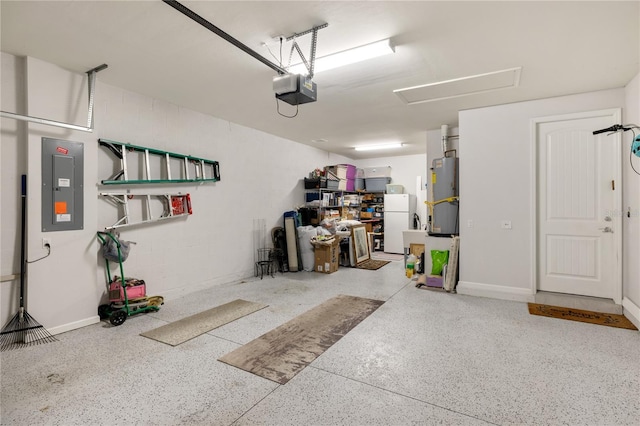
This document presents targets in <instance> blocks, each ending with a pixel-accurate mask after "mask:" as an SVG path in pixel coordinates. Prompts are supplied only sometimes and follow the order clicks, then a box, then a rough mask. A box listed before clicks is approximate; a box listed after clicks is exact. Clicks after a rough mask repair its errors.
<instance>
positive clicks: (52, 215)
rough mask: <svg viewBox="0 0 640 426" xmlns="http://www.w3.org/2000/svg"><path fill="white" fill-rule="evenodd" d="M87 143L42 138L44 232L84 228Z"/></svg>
mask: <svg viewBox="0 0 640 426" xmlns="http://www.w3.org/2000/svg"><path fill="white" fill-rule="evenodd" d="M83 157H84V146H83V145H82V144H81V143H77V142H69V141H63V140H59V139H52V138H42V232H50V231H69V230H75V229H83V215H84V205H83V203H84V197H83V193H84V191H83V186H84V185H83V179H84V173H83V167H84V159H83Z"/></svg>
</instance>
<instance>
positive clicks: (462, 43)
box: [0, 0, 640, 159]
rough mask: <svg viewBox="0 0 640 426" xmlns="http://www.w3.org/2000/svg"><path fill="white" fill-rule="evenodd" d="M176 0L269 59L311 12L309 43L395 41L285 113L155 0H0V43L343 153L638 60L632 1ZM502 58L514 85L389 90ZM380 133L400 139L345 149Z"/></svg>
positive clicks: (243, 70)
mask: <svg viewBox="0 0 640 426" xmlns="http://www.w3.org/2000/svg"><path fill="white" fill-rule="evenodd" d="M182 4H184V5H185V6H187V7H188V8H190V9H191V10H193V11H194V12H196V13H198V14H199V15H201V16H202V17H203V18H205V19H207V20H208V21H210V22H211V23H213V24H214V25H216V26H218V27H220V28H221V29H222V30H224V31H226V32H227V33H228V34H230V35H231V36H233V37H235V38H236V39H238V40H239V41H241V42H242V43H244V44H246V45H247V46H249V47H250V48H252V49H253V50H255V51H256V52H258V53H260V54H262V55H263V56H265V57H267V58H268V59H270V60H272V61H273V60H274V59H273V57H272V56H270V54H269V52H268V51H267V49H266V48H264V47H263V46H261V44H262V43H263V42H265V41H267V40H270V39H272V38H273V37H275V36H278V35H285V36H289V35H292V34H293V33H295V32H301V31H304V30H307V29H310V28H312V27H313V26H315V25H319V24H322V23H328V24H329V25H328V27H327V28H325V29H322V30H320V31H319V33H318V45H317V54H318V56H323V55H326V54H329V53H333V52H336V51H341V50H345V49H347V48H350V47H353V46H358V45H361V44H366V43H369V42H373V41H377V40H380V39H384V38H389V37H390V38H391V39H392V41H393V44H394V45H395V46H396V53H395V54H393V55H387V56H384V57H381V58H377V59H371V60H369V61H367V62H363V63H360V64H355V65H350V66H348V67H344V68H341V69H335V70H331V71H326V72H323V73H319V74H317V75H316V76H315V78H314V81H315V82H316V83H317V85H318V101H317V102H315V103H309V104H304V105H301V106H300V108H299V113H298V115H297V117H295V118H291V119H288V118H284V117H281V116H280V115H278V113H277V112H276V101H275V98H274V94H273V90H272V78H273V77H274V76H275V75H276V73H275V71H273V70H272V69H270V68H268V67H267V66H266V65H264V64H263V63H260V62H259V61H258V60H256V59H255V58H252V57H251V56H249V55H248V54H246V53H245V52H242V51H241V50H239V49H238V48H236V47H234V46H232V45H231V44H229V43H228V42H226V41H224V40H223V39H221V38H220V37H218V36H217V35H215V34H214V33H212V32H210V31H209V30H207V29H205V28H204V27H202V26H200V25H198V24H197V23H195V22H194V21H192V20H190V19H188V18H187V17H185V16H184V15H182V14H180V13H179V12H177V11H176V10H174V9H173V8H171V7H169V6H168V5H166V4H164V3H162V2H161V1H101V2H97V1H42V2H39V1H6V0H2V1H1V2H0V8H1V9H0V13H1V18H2V21H1V31H2V33H1V41H2V51H4V52H8V53H11V54H15V55H19V56H23V55H24V56H33V57H37V58H40V59H43V60H45V61H48V62H51V63H54V64H57V65H59V66H61V67H64V68H66V69H69V70H73V71H77V72H80V73H82V72H85V71H87V70H89V69H91V68H93V67H95V66H98V65H100V64H102V63H106V64H108V65H109V68H108V69H106V70H104V71H102V72H100V73H99V74H98V78H99V79H100V80H101V81H104V82H106V83H108V84H112V85H115V86H119V87H123V88H126V89H129V90H132V91H135V92H138V93H142V94H145V95H148V96H152V97H155V98H159V99H164V100H167V101H169V102H172V103H175V104H178V105H182V106H185V107H188V108H191V109H194V110H197V111H201V112H204V113H207V114H211V115H214V116H216V117H220V118H223V119H226V120H229V121H232V122H235V123H239V124H242V125H246V126H249V127H252V128H255V129H259V130H262V131H265V132H268V133H271V134H274V135H278V136H281V137H284V138H287V139H291V140H294V141H297V142H300V143H303V144H308V145H313V146H316V147H319V148H322V149H325V150H328V151H331V152H335V153H338V154H342V155H345V156H348V157H350V158H353V159H359V158H371V157H376V156H390V155H407V154H416V153H424V152H425V138H426V132H427V131H428V130H435V129H440V126H441V125H442V124H448V125H449V126H456V125H457V119H458V115H457V112H458V111H459V110H462V109H468V108H476V107H482V106H488V105H495V104H503V103H510V102H518V101H524V100H530V99H539V98H547V97H553V96H559V95H566V94H572V93H580V92H586V91H595V90H601V89H610V88H617V87H623V86H625V85H626V84H627V83H628V82H629V81H630V80H631V79H632V78H633V77H634V76H635V75H636V74H637V73H638V70H639V57H640V8H639V5H640V2H638V1H622V2H612V1H599V2H598V1H584V2H581V1H568V2H557V1H532V2H520V1H499V2H485V1H470V2H458V1H447V2H434V1H321V2H308V1H282V2H274V1H256V2H245V1H233V2H224V1H183V2H182ZM305 40H307V41H308V40H309V36H306V37H303V38H302V39H301V43H302V44H304V41H305ZM285 47H286V49H285V52H284V61H285V63H286V61H287V60H288V52H289V51H288V46H285ZM276 51H277V48H274V53H276V54H278V53H277V52H276ZM303 51H304V52H305V53H306V52H307V49H306V47H303ZM514 67H522V73H521V76H520V85H519V86H518V87H517V88H511V89H504V90H500V91H494V92H490V93H483V94H473V95H469V96H463V97H458V98H454V99H447V100H441V101H434V102H428V103H422V104H417V105H407V104H406V103H404V102H403V101H402V100H401V99H400V97H399V96H397V95H396V94H394V93H393V90H395V89H401V88H406V87H410V86H416V85H422V84H427V83H433V82H438V81H444V80H450V79H455V78H461V77H466V76H470V75H475V74H482V73H488V72H493V71H499V70H504V69H508V68H514ZM280 109H281V112H283V113H286V114H292V113H294V112H295V107H292V106H290V105H288V104H281V106H280ZM318 139H325V140H326V142H314V140H318ZM389 141H398V142H403V143H405V144H407V145H406V146H405V147H403V148H400V149H399V150H395V151H373V152H356V151H354V149H353V148H354V147H355V146H356V145H370V144H374V143H379V142H389Z"/></svg>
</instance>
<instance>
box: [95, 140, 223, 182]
mask: <svg viewBox="0 0 640 426" xmlns="http://www.w3.org/2000/svg"><path fill="white" fill-rule="evenodd" d="M98 143H99V144H100V145H101V146H104V147H106V148H108V149H109V151H111V153H113V154H114V155H115V156H116V157H118V158H119V159H120V160H121V164H122V170H121V171H120V172H118V173H116V174H115V175H114V176H112V178H109V179H105V180H102V184H103V185H117V184H125V183H126V184H154V183H155V184H158V183H194V182H218V181H220V164H219V163H218V162H217V161H215V160H207V159H205V158H200V157H193V156H191V155H185V154H178V153H175V152H170V151H162V150H159V149H155V148H147V147H144V146H139V145H132V144H127V143H123V142H117V141H113V140H110V139H102V138H101V139H98ZM126 151H136V152H140V153H144V154H145V166H146V172H147V175H149V174H150V171H149V168H150V165H149V164H148V155H149V154H153V155H160V156H162V157H165V162H166V164H165V165H166V167H167V173H168V174H170V164H169V163H168V159H167V158H166V157H167V156H168V157H171V158H175V159H179V160H182V161H185V160H186V161H187V162H191V163H193V164H194V169H195V173H196V174H197V173H198V168H200V171H201V173H202V176H205V175H206V169H207V168H211V170H212V175H213V177H207V178H205V177H200V178H186V179H173V178H172V179H126V180H125V179H118V178H119V177H123V176H125V175H126V174H127V171H126V160H125V157H126ZM183 166H184V173H185V175H186V176H188V175H189V171H188V169H187V164H186V162H185V163H184V164H183ZM114 177H115V178H114Z"/></svg>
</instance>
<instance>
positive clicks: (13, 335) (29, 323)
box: [0, 175, 58, 352]
mask: <svg viewBox="0 0 640 426" xmlns="http://www.w3.org/2000/svg"><path fill="white" fill-rule="evenodd" d="M26 203H27V175H22V234H21V240H20V241H21V247H20V308H19V309H18V312H16V314H15V315H14V316H13V318H11V319H10V320H9V322H7V324H6V325H5V326H4V327H3V328H2V331H0V351H2V352H4V351H7V350H11V349H18V348H22V347H25V346H31V345H39V344H41V343H49V342H55V341H57V340H58V339H56V338H55V337H53V336H52V335H51V334H50V333H49V332H48V331H47V329H46V328H44V327H43V326H42V325H40V324H39V323H38V321H36V320H35V319H34V318H33V317H32V316H31V315H29V313H28V312H27V310H26V309H25V308H24V275H25V264H26V260H25V238H26V232H25V231H26V211H27V210H26V207H27V204H26Z"/></svg>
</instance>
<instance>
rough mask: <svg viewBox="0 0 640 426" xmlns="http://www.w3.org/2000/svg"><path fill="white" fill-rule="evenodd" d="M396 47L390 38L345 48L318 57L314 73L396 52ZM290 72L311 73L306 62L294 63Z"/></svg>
mask: <svg viewBox="0 0 640 426" xmlns="http://www.w3.org/2000/svg"><path fill="white" fill-rule="evenodd" d="M394 52H395V49H394V48H393V46H392V45H391V40H390V39H385V40H380V41H376V42H374V43H369V44H365V45H364V46H359V47H354V48H353V49H348V50H343V51H342V52H338V53H333V54H331V55H327V56H322V57H320V58H316V63H315V65H314V68H313V71H314V73H318V72H322V71H327V70H330V69H333V68H338V67H342V66H344V65H349V64H354V63H356V62H362V61H366V60H367V59H371V58H377V57H378V56H383V55H388V54H389V53H394ZM288 71H289V72H291V73H293V74H303V75H306V74H308V73H309V71H308V70H307V67H305V66H304V64H302V63H300V64H294V65H292V66H291V67H289V70H288Z"/></svg>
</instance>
